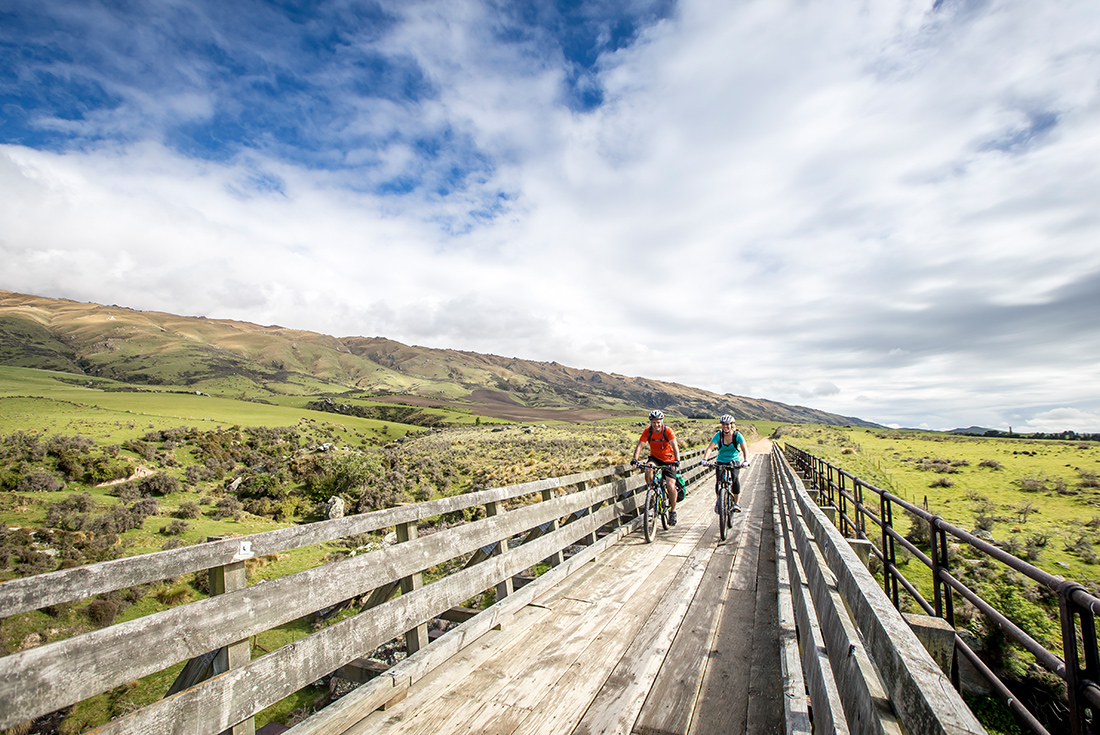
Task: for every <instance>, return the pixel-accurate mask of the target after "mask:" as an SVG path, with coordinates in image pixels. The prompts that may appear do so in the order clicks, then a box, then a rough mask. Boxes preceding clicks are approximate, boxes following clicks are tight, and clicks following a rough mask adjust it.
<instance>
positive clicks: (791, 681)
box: [772, 465, 847, 735]
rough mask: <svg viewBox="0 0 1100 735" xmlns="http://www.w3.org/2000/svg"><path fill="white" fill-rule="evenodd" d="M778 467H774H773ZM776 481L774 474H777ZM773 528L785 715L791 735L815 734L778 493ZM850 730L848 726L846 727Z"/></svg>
mask: <svg viewBox="0 0 1100 735" xmlns="http://www.w3.org/2000/svg"><path fill="white" fill-rule="evenodd" d="M772 466H774V465H772ZM773 479H774V473H773ZM773 491H774V498H773V504H772V525H773V528H774V536H775V565H776V584H777V588H778V590H777V592H778V595H777V597H778V603H779V620H778V622H779V649H780V655H779V661H780V666H781V669H782V675H783V681H782V687H783V714H784V720H785V722H786V725H787V733H788V735H811V733H812V730H813V728H812V725H811V723H810V709H809V701H808V699H807V696H806V678H805V674H804V672H803V671H802V661H801V659H800V658H799V654H798V626H797V625H796V624H795V613H794V602H793V600H792V593H791V576H790V573H789V571H788V566H787V543H786V539H785V537H784V529H785V522H784V519H783V510H782V507H781V505H782V499H781V497H780V494H779V492H778V491H775V490H774V484H773ZM845 731H847V727H845Z"/></svg>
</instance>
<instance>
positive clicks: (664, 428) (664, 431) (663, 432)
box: [646, 424, 668, 444]
mask: <svg viewBox="0 0 1100 735" xmlns="http://www.w3.org/2000/svg"><path fill="white" fill-rule="evenodd" d="M646 431H648V432H649V441H651V442H654V441H662V442H664V443H665V444H668V424H665V425H664V426H662V427H661V438H660V439H654V438H653V427H652V426H650V427H649V428H647V429H646Z"/></svg>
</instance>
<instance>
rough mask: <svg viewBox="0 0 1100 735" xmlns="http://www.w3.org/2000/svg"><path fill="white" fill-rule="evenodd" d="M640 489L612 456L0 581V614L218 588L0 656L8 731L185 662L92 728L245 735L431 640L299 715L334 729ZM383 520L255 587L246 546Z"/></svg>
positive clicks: (313, 539)
mask: <svg viewBox="0 0 1100 735" xmlns="http://www.w3.org/2000/svg"><path fill="white" fill-rule="evenodd" d="M699 451H700V450H694V451H691V452H685V453H684V456H685V459H686V458H688V457H691V456H694V455H697V454H698V452H699ZM694 472H695V471H690V472H689V473H685V474H689V475H690V474H694ZM642 486H643V478H642V477H641V476H640V475H639V474H628V472H627V468H623V467H613V468H607V469H604V470H595V471H591V472H584V473H578V474H574V475H569V476H566V477H560V478H548V479H543V480H537V481H534V482H528V483H524V484H520V485H513V486H509V487H503V488H496V489H490V490H485V491H481V492H475V493H469V494H465V495H459V496H454V497H448V498H443V499H439V500H432V501H428V502H424V503H418V504H415V505H406V506H400V507H396V508H391V509H388V510H383V511H377V512H374V513H366V514H362V515H355V516H348V517H345V518H340V519H336V520H331V521H323V522H319V523H313V524H308V525H303V526H296V527H292V528H285V529H280V530H276V531H270V532H267V533H261V534H256V535H252V536H246V537H237V538H229V539H222V540H217V541H212V542H209V543H204V544H200V545H196V546H191V547H186V548H182V549H176V550H171V551H162V552H157V553H154V554H146V555H142V556H136V557H130V558H125V559H118V560H115V561H110V562H105V563H102V564H96V565H91V566H87V567H79V568H74V569H67V570H62V571H57V572H51V573H49V574H43V575H38V576H36V577H30V578H24V579H17V580H12V581H9V582H5V583H3V584H0V618H5V617H8V616H11V615H14V614H17V613H20V612H26V611H29V610H36V609H41V608H43V607H47V606H50V605H56V604H60V603H64V602H70V601H74V600H82V599H86V598H88V597H91V596H94V595H97V594H101V593H105V592H110V591H114V590H118V589H124V588H128V587H132V586H135V585H139V584H148V583H153V582H159V581H161V580H164V579H167V578H169V577H175V576H179V575H182V574H186V573H191V572H202V571H205V570H209V571H210V574H211V582H212V584H211V591H212V593H213V594H212V596H211V597H209V598H206V599H203V600H199V601H197V602H193V603H189V604H186V605H181V606H179V607H176V608H172V609H170V610H166V611H163V612H159V613H155V614H152V615H148V616H146V617H142V618H138V619H135V620H130V621H127V622H124V623H119V624H115V625H111V626H109V627H106V628H103V629H100V630H96V631H92V632H89V633H86V634H83V635H79V636H76V637H73V638H70V639H66V640H60V641H56V642H53V643H48V644H45V645H42V646H39V647H37V648H33V649H30V650H27V651H22V652H20V653H16V654H12V655H10V656H6V657H4V658H2V659H0V729H4V728H8V727H11V726H12V725H15V724H17V723H20V722H23V721H26V720H31V719H34V718H36V717H39V716H41V715H44V714H47V713H50V712H53V711H55V710H58V709H61V708H64V707H67V706H70V705H72V704H75V703H77V702H80V701H82V700H84V699H86V698H88V697H92V696H94V695H96V694H99V693H101V692H105V691H109V690H111V689H113V688H115V687H117V686H120V685H123V684H126V683H128V682H131V681H134V680H136V679H140V678H142V677H145V676H148V675H150V674H152V673H155V672H158V671H161V670H163V669H165V668H168V667H170V666H173V665H175V664H178V663H179V662H182V661H187V662H189V663H188V664H187V666H185V668H184V672H183V674H181V676H180V678H179V679H178V680H177V682H176V685H175V686H173V687H172V689H171V690H170V691H169V692H168V693H167V694H168V696H166V697H165V698H164V699H162V700H160V701H159V702H157V703H155V704H152V705H149V706H147V707H144V708H142V709H140V710H137V711H135V712H132V713H130V714H128V715H125V716H123V717H120V718H117V719H116V720H113V721H112V722H110V723H108V724H106V725H104V726H102V727H100V728H98V729H96V730H95V732H97V733H112V734H118V735H122V734H134V735H138V734H140V735H146V734H147V733H181V734H184V733H186V734H187V735H193V734H194V733H218V732H223V731H230V732H233V733H251V732H253V729H254V728H253V725H252V718H253V716H254V715H255V714H256V713H257V712H259V711H261V710H262V709H264V708H265V707H268V706H269V705H271V704H273V703H275V702H277V701H279V700H281V699H283V698H284V697H286V696H288V695H290V694H292V693H294V692H295V691H297V690H299V689H301V688H303V687H305V686H307V685H309V684H311V683H313V682H315V681H317V680H318V679H320V678H321V677H323V676H325V675H327V674H330V673H332V672H333V671H336V670H337V669H339V668H340V667H341V666H344V665H345V664H347V663H349V662H351V661H353V660H354V659H356V658H359V657H361V656H364V655H367V654H369V653H370V652H371V651H373V650H374V649H375V648H377V647H378V646H379V645H381V644H383V643H385V642H387V641H390V640H393V639H394V638H398V637H401V636H402V635H403V636H404V637H405V641H406V645H407V648H408V651H409V653H410V654H416V653H417V652H422V653H421V654H420V655H416V656H414V657H413V659H412V660H413V662H414V663H413V664H412V665H408V666H404V667H402V668H401V669H400V672H399V673H398V674H393V675H385V674H384V675H383V676H382V677H379V679H378V680H377V681H375V682H372V685H371V686H370V687H364V688H362V689H363V691H362V692H361V693H359V694H358V696H357V697H345V698H344V699H345V700H347V702H346V703H345V704H344V705H343V706H341V702H344V700H339V701H338V702H337V703H336V704H335V705H333V706H332V707H329V708H326V709H325V710H322V712H321V713H319V715H317V716H315V717H314V718H311V720H310V721H307V723H303V725H300V726H298V727H297V728H295V732H296V733H298V732H303V733H304V732H326V731H331V730H332V728H334V727H336V726H338V724H339V720H340V718H341V717H342V716H345V715H344V714H343V713H344V712H346V711H347V710H348V709H349V708H350V706H351V704H352V703H355V704H357V705H358V706H359V707H362V706H363V700H364V699H365V698H373V699H371V700H370V701H372V702H375V701H376V702H377V704H378V705H382V704H384V703H385V702H386V701H387V700H389V699H392V698H394V697H395V696H399V695H400V692H401V691H402V689H403V687H407V686H408V685H409V683H410V682H411V681H412V680H413V679H415V678H417V677H419V676H422V675H424V673H426V672H427V671H430V670H431V668H432V667H433V666H435V665H436V664H437V663H438V662H439V661H441V660H443V659H444V658H445V657H446V656H449V655H451V654H452V653H453V652H454V651H456V650H458V649H459V648H461V647H462V646H463V645H466V644H467V643H469V642H470V641H471V640H473V639H474V638H476V636H477V635H478V631H481V630H483V629H484V630H487V629H489V628H491V627H492V626H493V625H496V624H499V622H500V620H501V619H502V617H504V616H507V615H508V614H510V611H511V610H512V609H513V608H515V607H517V606H519V605H522V604H524V601H525V600H527V599H530V598H531V597H532V596H533V595H534V594H536V592H537V591H538V590H539V589H545V588H546V587H547V586H548V585H552V584H554V583H555V580H559V579H561V578H562V577H563V576H564V575H567V574H568V573H570V572H571V571H572V570H573V569H575V568H577V567H578V566H579V565H580V564H582V563H584V562H585V561H587V560H590V559H591V558H592V557H593V556H595V555H596V554H598V553H599V552H600V551H601V550H602V549H604V548H606V547H607V546H609V545H610V544H612V543H614V542H615V541H616V540H617V539H618V538H620V537H621V536H622V535H623V534H625V533H627V532H628V531H629V530H630V526H631V523H632V522H633V521H634V520H635V519H636V517H637V512H638V507H639V506H640V504H641V500H640V499H638V497H637V495H636V491H637V490H638V489H639V488H640V487H642ZM478 506H483V507H484V508H485V510H486V517H485V518H483V519H480V520H477V521H472V522H469V523H464V524H461V525H457V526H453V527H450V528H446V529H444V530H439V531H436V532H433V533H431V534H425V535H422V536H421V535H419V534H418V528H419V524H420V523H421V522H422V521H425V520H427V519H431V518H435V517H438V516H441V515H443V514H446V513H453V512H455V511H460V510H464V509H467V508H473V507H478ZM390 528H393V529H395V530H396V532H397V537H398V543H396V544H393V545H391V546H388V547H386V548H383V549H380V550H377V551H373V552H370V553H366V554H362V555H358V556H353V557H350V558H346V559H342V560H340V561H336V562H333V563H331V564H325V565H322V566H319V567H316V568H313V569H309V570H306V571H303V572H299V573H297V574H293V575H289V576H287V577H283V578H280V579H277V580H273V581H267V582H264V583H262V584H256V585H253V586H246V582H245V561H246V560H247V559H249V558H252V557H257V556H263V555H267V554H274V553H279V552H285V551H288V550H290V549H295V548H300V547H304V546H309V545H314V544H319V543H324V542H328V541H334V540H337V539H341V538H344V537H347V536H352V535H356V534H362V533H369V532H373V531H381V530H387V529H390ZM571 552H576V553H571ZM459 558H461V559H463V560H465V566H463V568H462V569H460V570H458V571H455V572H453V573H451V574H449V575H447V576H445V577H443V578H441V579H439V580H437V581H434V582H432V583H430V584H424V583H423V579H422V573H423V572H424V571H425V570H427V569H430V568H432V567H434V566H436V565H440V564H444V563H446V562H449V561H452V560H454V559H459ZM544 561H545V562H549V564H550V570H549V571H547V572H546V573H545V574H543V575H542V576H540V577H538V578H537V579H536V580H535V581H534V582H532V583H530V584H528V585H526V586H525V587H523V588H522V589H520V590H518V591H517V590H515V589H514V588H513V578H514V577H516V575H518V574H520V573H521V572H523V571H524V570H527V569H529V568H530V567H532V566H534V565H536V564H539V563H540V562H544ZM489 589H495V590H496V594H497V600H498V602H497V604H496V605H494V606H492V607H490V608H489V609H488V610H486V611H485V612H483V613H481V614H479V615H477V616H475V617H474V619H473V620H470V621H468V622H467V623H464V624H463V625H462V626H459V627H458V628H456V629H455V630H454V631H451V632H449V633H448V634H446V635H444V636H442V637H441V638H439V639H438V640H437V641H435V642H433V643H431V644H429V643H428V637H427V628H426V625H427V623H428V622H429V621H431V620H432V619H434V618H437V617H440V616H443V615H446V614H447V613H448V611H451V610H452V609H454V608H456V607H457V606H459V605H461V603H462V602H463V601H465V600H468V599H470V598H471V597H474V596H475V595H478V594H479V593H481V592H483V591H485V590H489ZM368 593H373V594H371V596H370V601H369V602H368V603H367V604H366V605H365V606H364V611H363V612H362V613H360V614H357V615H354V616H351V617H348V618H345V619H343V620H341V621H340V622H338V623H335V624H333V625H331V626H329V627H326V628H324V629H322V630H320V631H318V632H316V633H314V634H312V635H310V636H308V637H306V638H303V639H301V640H299V641H296V642H295V643H292V644H289V645H286V646H284V647H282V648H279V649H277V650H275V651H272V652H270V653H266V654H264V655H262V656H259V657H256V658H253V657H252V651H251V650H250V646H249V644H248V640H249V638H250V637H252V636H255V635H256V634H258V633H261V632H263V631H266V630H270V629H272V628H275V627H277V626H279V625H283V624H285V623H288V622H290V621H293V620H295V619H298V618H301V617H302V616H305V615H309V614H312V613H314V612H316V611H319V610H323V609H325V608H328V607H330V606H332V605H336V604H339V603H341V602H343V601H346V600H349V599H351V598H355V597H359V596H362V595H366V594H368ZM428 652H431V653H430V654H429V653H428ZM358 691H359V690H357V692H358ZM356 700H358V701H356Z"/></svg>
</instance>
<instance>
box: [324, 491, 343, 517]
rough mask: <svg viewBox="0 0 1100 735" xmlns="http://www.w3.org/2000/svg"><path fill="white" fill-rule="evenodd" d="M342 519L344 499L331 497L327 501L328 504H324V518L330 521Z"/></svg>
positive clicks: (335, 496) (336, 496)
mask: <svg viewBox="0 0 1100 735" xmlns="http://www.w3.org/2000/svg"><path fill="white" fill-rule="evenodd" d="M343 517H344V499H343V498H341V497H340V496H338V495H333V496H332V497H331V498H329V499H328V503H326V504H325V518H327V519H328V520H330V521H331V520H332V519H334V518H343Z"/></svg>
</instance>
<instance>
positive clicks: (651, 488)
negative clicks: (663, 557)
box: [638, 462, 668, 544]
mask: <svg viewBox="0 0 1100 735" xmlns="http://www.w3.org/2000/svg"><path fill="white" fill-rule="evenodd" d="M638 469H640V470H642V471H643V472H644V471H645V470H647V469H652V470H653V479H651V480H650V481H649V483H648V485H646V489H645V505H644V506H643V507H642V532H643V533H644V534H645V542H646V543H647V544H648V543H650V542H651V541H653V539H654V538H656V536H657V519H658V518H660V519H661V528H663V529H664V530H666V531H667V530H668V491H667V489H666V488H665V477H664V473H662V472H661V470H662V469H663V468H662V467H660V466H659V465H655V464H653V463H652V462H641V463H639V464H638Z"/></svg>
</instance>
